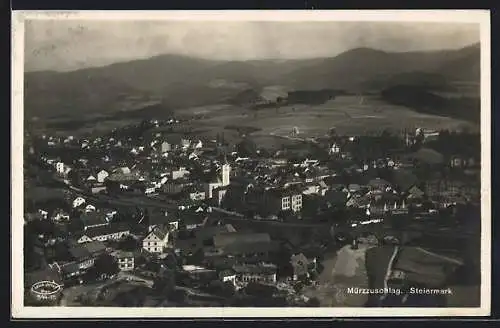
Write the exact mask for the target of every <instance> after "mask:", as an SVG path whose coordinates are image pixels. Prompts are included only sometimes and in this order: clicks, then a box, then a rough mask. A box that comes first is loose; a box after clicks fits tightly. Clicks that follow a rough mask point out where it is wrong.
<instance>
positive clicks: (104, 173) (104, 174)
mask: <svg viewBox="0 0 500 328" xmlns="http://www.w3.org/2000/svg"><path fill="white" fill-rule="evenodd" d="M108 176H109V173H108V172H107V171H106V170H101V171H99V173H97V182H100V183H103V182H104V180H106V178H107V177H108Z"/></svg>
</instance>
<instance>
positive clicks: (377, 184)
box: [368, 178, 391, 188]
mask: <svg viewBox="0 0 500 328" xmlns="http://www.w3.org/2000/svg"><path fill="white" fill-rule="evenodd" d="M368 185H369V186H370V187H374V188H383V187H386V186H390V185H391V183H390V182H389V181H386V180H384V179H381V178H375V179H371V180H370V181H369V182H368Z"/></svg>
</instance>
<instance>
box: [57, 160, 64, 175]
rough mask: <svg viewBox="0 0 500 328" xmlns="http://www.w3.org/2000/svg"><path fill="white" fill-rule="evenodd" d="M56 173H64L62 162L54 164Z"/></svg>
mask: <svg viewBox="0 0 500 328" xmlns="http://www.w3.org/2000/svg"><path fill="white" fill-rule="evenodd" d="M56 171H57V173H59V174H63V173H64V163H63V162H57V163H56Z"/></svg>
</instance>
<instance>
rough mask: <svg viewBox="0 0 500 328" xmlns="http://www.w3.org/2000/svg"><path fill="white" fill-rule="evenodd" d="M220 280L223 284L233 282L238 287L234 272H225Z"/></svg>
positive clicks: (220, 275) (220, 276)
mask: <svg viewBox="0 0 500 328" xmlns="http://www.w3.org/2000/svg"><path fill="white" fill-rule="evenodd" d="M219 278H220V280H221V281H222V282H228V281H229V282H231V283H232V284H233V285H236V273H235V272H234V271H233V270H224V271H222V272H221V273H220V274H219Z"/></svg>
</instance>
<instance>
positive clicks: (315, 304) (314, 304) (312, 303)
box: [306, 297, 321, 307]
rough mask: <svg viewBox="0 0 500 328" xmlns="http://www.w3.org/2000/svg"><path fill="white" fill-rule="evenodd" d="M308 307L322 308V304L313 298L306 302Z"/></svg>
mask: <svg viewBox="0 0 500 328" xmlns="http://www.w3.org/2000/svg"><path fill="white" fill-rule="evenodd" d="M306 306H307V307H320V306H321V303H320V301H319V299H318V298H317V297H312V298H310V299H309V300H308V301H307V302H306Z"/></svg>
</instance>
